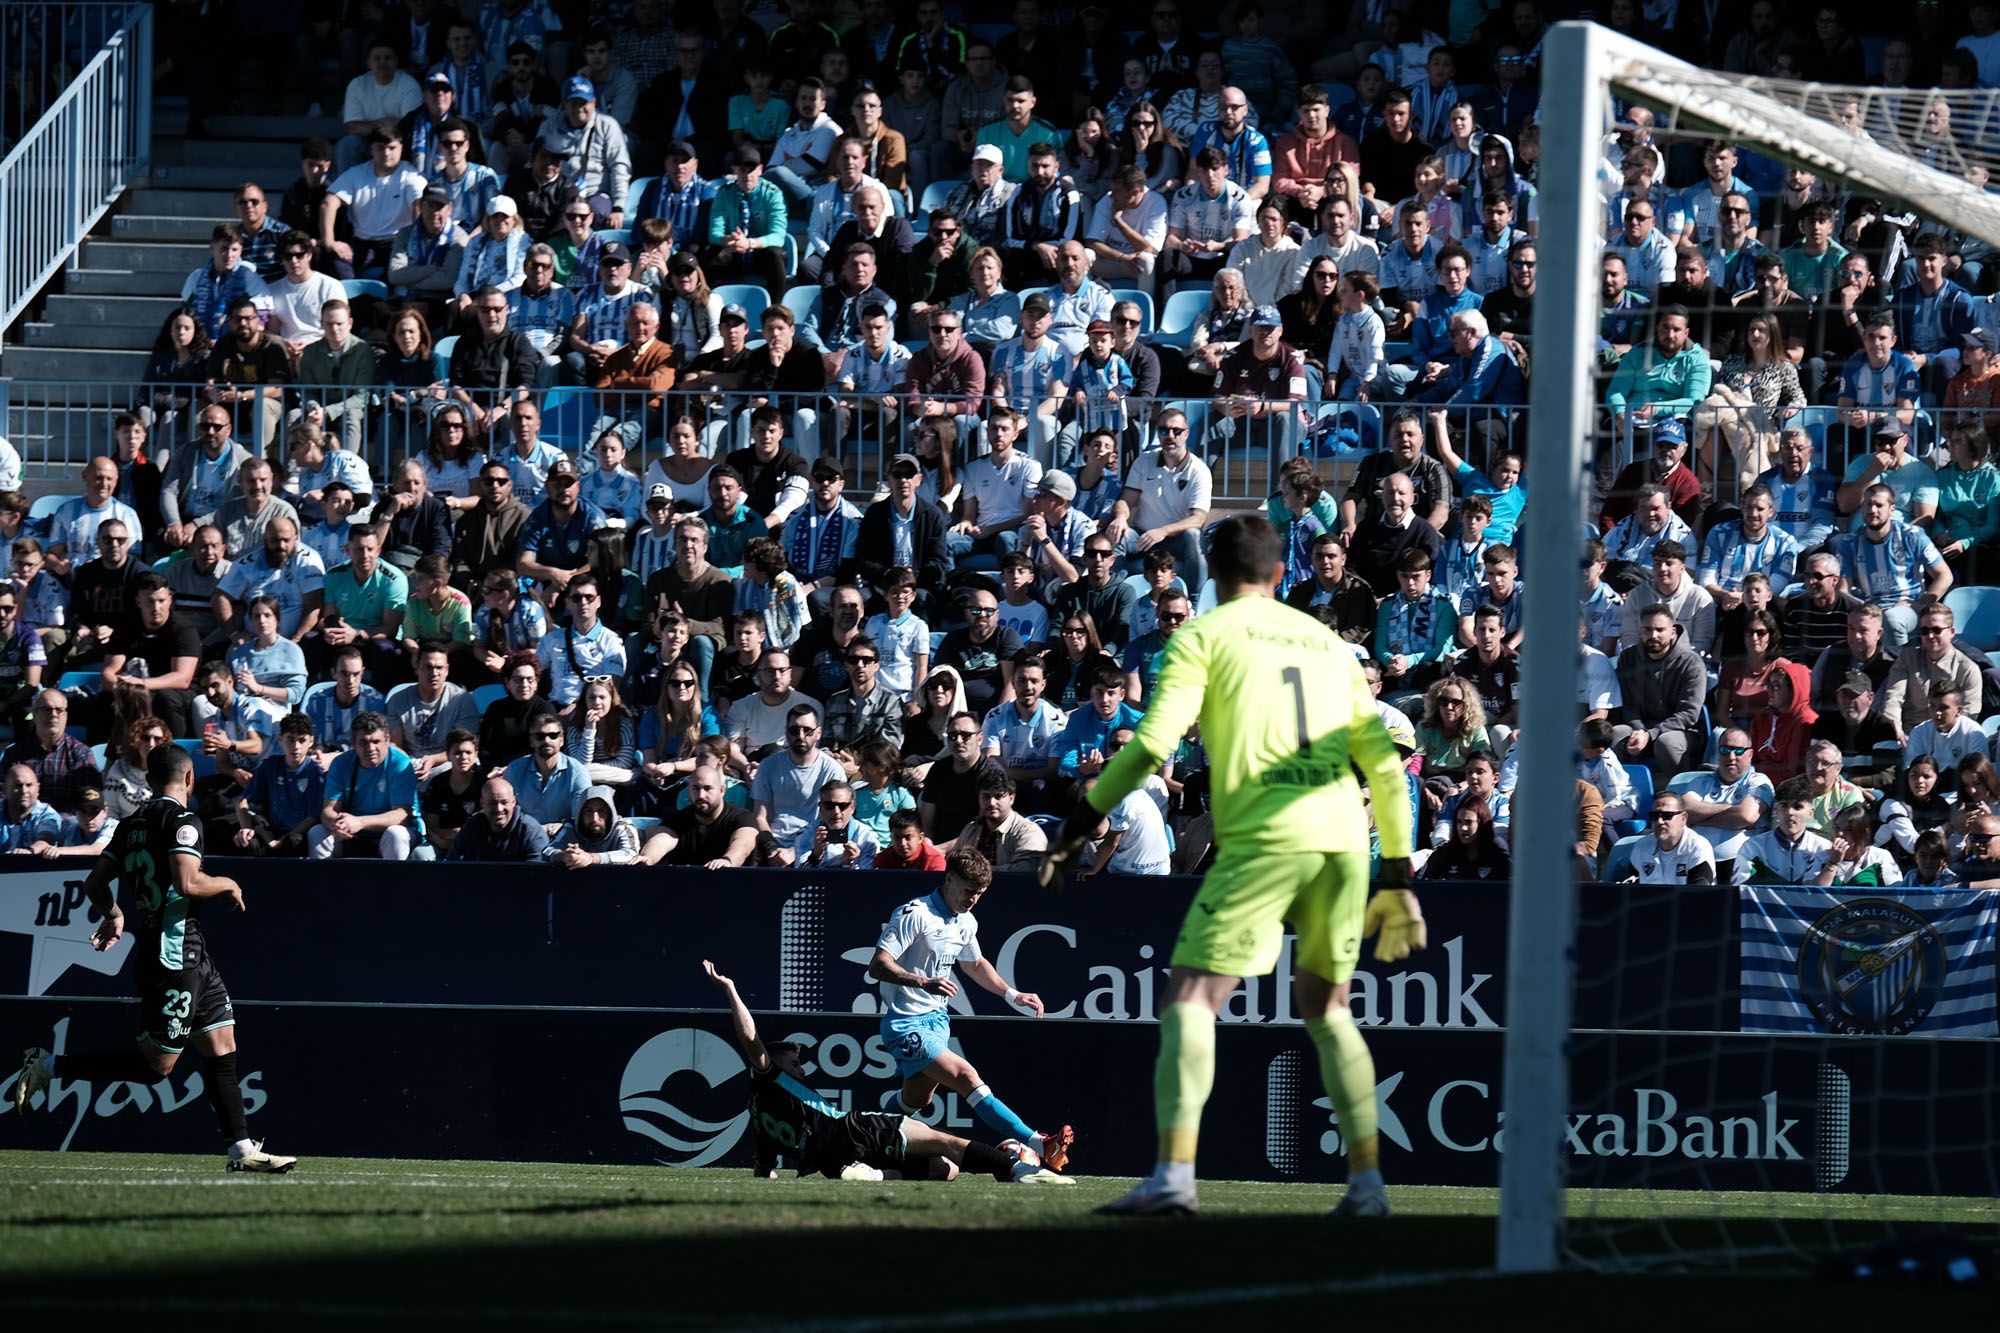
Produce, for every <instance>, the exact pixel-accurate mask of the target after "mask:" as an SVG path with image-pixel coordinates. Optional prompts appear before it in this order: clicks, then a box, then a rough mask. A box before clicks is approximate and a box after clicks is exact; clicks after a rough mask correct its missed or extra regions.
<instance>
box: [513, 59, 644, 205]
mask: <svg viewBox="0 0 2000 1333" xmlns="http://www.w3.org/2000/svg"><path fill="white" fill-rule="evenodd" d="M537 142H538V143H540V144H541V145H542V146H543V147H545V148H547V149H549V150H550V151H551V152H554V153H559V154H561V156H562V159H563V167H562V172H563V175H565V176H567V177H568V178H569V179H570V181H571V182H572V183H573V184H574V185H575V186H576V192H577V195H578V196H579V197H580V198H581V199H582V200H583V201H584V202H585V203H587V204H589V205H590V211H591V213H592V214H593V215H594V216H595V217H596V218H597V220H598V222H599V224H600V225H602V226H605V227H609V228H612V229H614V230H616V229H617V228H620V227H623V226H624V225H625V210H624V200H625V190H626V187H627V186H629V185H630V184H631V183H632V150H631V149H630V148H629V147H627V146H626V143H625V130H624V128H623V127H622V126H620V125H619V123H618V122H617V121H615V120H613V119H612V118H611V117H610V116H607V115H603V114H601V113H600V112H599V111H598V109H597V89H596V88H595V87H594V86H593V85H592V84H591V82H590V80H589V79H584V78H573V79H571V80H570V81H569V82H568V83H566V84H564V85H563V104H562V105H561V106H559V107H557V108H556V109H555V110H554V111H551V112H549V115H548V119H547V120H544V121H543V122H542V133H541V137H540V138H539V139H538V140H537Z"/></svg>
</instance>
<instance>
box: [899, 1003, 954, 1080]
mask: <svg viewBox="0 0 2000 1333" xmlns="http://www.w3.org/2000/svg"><path fill="white" fill-rule="evenodd" d="M882 1045H884V1046H885V1047H887V1048H888V1051H889V1054H890V1055H892V1056H894V1057H895V1059H896V1072H897V1073H898V1074H901V1075H902V1076H903V1077H904V1078H908V1077H910V1075H912V1074H921V1073H922V1072H923V1071H924V1070H926V1069H928V1068H930V1066H931V1064H932V1062H934V1061H935V1060H936V1059H937V1058H938V1057H939V1056H940V1055H943V1054H944V1053H945V1051H947V1050H948V1049H950V1047H951V1015H950V1014H948V1013H946V1012H945V1011H944V1010H943V1009H933V1010H931V1011H930V1012H928V1013H922V1014H884V1015H882Z"/></svg>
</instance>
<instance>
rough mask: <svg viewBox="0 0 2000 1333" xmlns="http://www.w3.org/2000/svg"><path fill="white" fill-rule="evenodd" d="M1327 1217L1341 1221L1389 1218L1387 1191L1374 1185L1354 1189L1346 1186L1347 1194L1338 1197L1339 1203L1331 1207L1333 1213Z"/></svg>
mask: <svg viewBox="0 0 2000 1333" xmlns="http://www.w3.org/2000/svg"><path fill="white" fill-rule="evenodd" d="M1329 1216H1331V1217H1337V1218H1340V1219H1343V1220H1345V1219H1347V1218H1376V1217H1387V1216H1389V1191H1387V1190H1385V1189H1383V1188H1382V1187H1381V1186H1380V1185H1376V1186H1374V1187H1373V1188H1370V1187H1367V1186H1362V1187H1359V1188H1356V1187H1355V1186H1352V1185H1350V1186H1348V1189H1347V1193H1345V1194H1343V1195H1342V1196H1341V1197H1340V1202H1339V1203H1337V1204H1335V1205H1334V1206H1333V1212H1332V1213H1331V1214H1329Z"/></svg>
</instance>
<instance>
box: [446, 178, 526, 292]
mask: <svg viewBox="0 0 2000 1333" xmlns="http://www.w3.org/2000/svg"><path fill="white" fill-rule="evenodd" d="M528 246H529V240H528V233H527V232H526V231H525V230H523V229H522V227H521V210H520V209H519V208H517V207H515V205H514V201H513V200H512V199H510V198H508V197H507V196H506V195H504V194H502V195H496V196H494V199H493V202H492V203H491V204H490V205H488V207H487V210H486V217H485V220H484V221H482V222H481V223H480V224H479V232H478V234H477V235H475V236H474V237H473V238H472V239H471V240H469V241H467V242H466V243H465V256H464V258H463V259H461V260H460V261H459V266H458V281H457V282H456V283H454V284H453V285H452V295H453V296H454V297H455V298H456V305H457V308H458V311H459V312H460V313H461V314H463V313H464V312H465V311H466V309H467V308H469V307H470V306H471V305H472V294H473V293H474V292H476V291H478V290H480V289H481V288H482V287H491V288H493V289H494V290H496V291H499V292H502V293H505V292H511V291H513V290H514V289H515V288H516V287H519V286H520V285H521V283H522V282H523V281H524V280H525V278H526V277H527V268H526V264H527V258H528Z"/></svg>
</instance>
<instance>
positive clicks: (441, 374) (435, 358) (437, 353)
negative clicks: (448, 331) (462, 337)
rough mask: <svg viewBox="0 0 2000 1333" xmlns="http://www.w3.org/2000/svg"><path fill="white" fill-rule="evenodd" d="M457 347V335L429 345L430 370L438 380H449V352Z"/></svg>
mask: <svg viewBox="0 0 2000 1333" xmlns="http://www.w3.org/2000/svg"><path fill="white" fill-rule="evenodd" d="M457 346H458V335H457V334H456V333H454V334H452V335H451V336H449V337H446V338H440V339H438V340H437V341H436V342H434V343H432V344H431V370H432V371H433V372H435V373H436V375H437V377H438V378H439V379H441V380H442V379H449V378H451V352H452V349H453V348H454V347H457Z"/></svg>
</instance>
